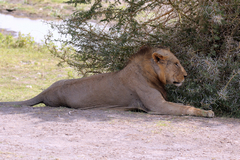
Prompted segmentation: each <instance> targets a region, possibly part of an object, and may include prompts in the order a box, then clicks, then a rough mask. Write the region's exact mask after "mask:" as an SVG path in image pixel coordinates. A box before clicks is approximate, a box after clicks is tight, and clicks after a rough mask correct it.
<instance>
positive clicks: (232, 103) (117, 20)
mask: <svg viewBox="0 0 240 160" xmlns="http://www.w3.org/2000/svg"><path fill="white" fill-rule="evenodd" d="M72 2H73V3H77V2H78V1H74V0H73V1H72ZM83 2H85V3H90V1H88V0H86V1H83ZM239 6H240V5H239V2H238V1H237V0H221V1H220V0H214V1H206V0H202V1H196V0H185V1H182V0H180V1H178V0H164V1H154V0H148V1H145V0H142V1H141V0H140V1H135V0H133V1H125V0H123V1H108V0H107V1H104V2H102V1H101V0H95V1H94V2H93V3H92V6H91V8H90V9H89V10H87V11H77V12H75V13H74V14H73V15H72V16H71V17H70V18H68V19H66V20H64V21H63V23H62V24H60V25H53V28H56V29H58V31H59V32H60V33H62V34H63V35H70V37H71V38H70V39H67V40H60V41H61V42H62V43H64V44H65V45H66V46H72V47H70V48H69V47H68V51H66V49H65V50H63V48H64V47H63V48H62V49H60V50H57V49H56V48H55V47H54V46H52V47H51V45H49V47H50V50H51V51H52V53H53V54H54V55H55V56H57V57H59V58H61V60H62V62H66V63H68V64H69V65H70V66H73V67H75V68H76V69H77V70H78V71H81V72H82V73H86V74H88V73H97V72H106V71H116V70H119V69H121V68H123V67H124V65H125V63H126V61H127V59H128V57H129V56H130V55H131V54H133V53H134V52H136V51H137V49H139V47H140V46H142V45H144V44H151V45H153V46H154V45H164V46H168V47H170V48H171V50H172V52H174V53H175V54H176V55H177V57H178V58H179V59H180V60H181V62H182V64H183V66H184V67H185V69H186V70H187V72H188V74H189V76H188V78H187V82H186V83H185V85H184V86H183V87H179V88H176V87H172V86H168V92H169V99H170V100H171V101H174V102H181V103H185V104H191V105H194V106H196V107H201V108H205V109H213V110H214V111H215V113H216V114H217V115H229V116H235V117H239V116H240V92H239V90H240V69H239V66H240V53H239V52H240V7H239ZM93 22H94V23H93ZM50 39H51V38H50Z"/></svg>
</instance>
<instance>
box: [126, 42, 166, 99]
mask: <svg viewBox="0 0 240 160" xmlns="http://www.w3.org/2000/svg"><path fill="white" fill-rule="evenodd" d="M159 49H166V50H169V48H168V47H163V46H157V47H151V46H150V45H144V46H142V47H141V48H140V49H139V50H138V52H136V53H135V54H133V55H132V56H131V57H130V58H129V61H128V63H127V65H128V64H130V63H131V62H132V61H133V60H134V59H135V58H137V57H139V56H145V55H146V54H148V55H147V57H149V59H150V58H151V57H152V54H151V53H153V52H155V51H157V50H159ZM127 65H126V66H127ZM154 79H155V80H153V81H149V82H150V83H151V84H152V85H153V86H154V88H156V89H157V90H158V91H159V92H160V93H161V94H162V96H163V98H164V99H165V100H167V92H166V90H165V86H164V84H163V83H162V82H161V81H160V80H159V79H158V78H157V77H155V78H154Z"/></svg>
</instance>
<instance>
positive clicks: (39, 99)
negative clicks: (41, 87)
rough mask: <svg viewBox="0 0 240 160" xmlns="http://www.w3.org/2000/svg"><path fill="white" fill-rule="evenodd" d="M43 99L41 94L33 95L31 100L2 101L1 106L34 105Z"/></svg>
mask: <svg viewBox="0 0 240 160" xmlns="http://www.w3.org/2000/svg"><path fill="white" fill-rule="evenodd" d="M42 102H43V99H42V96H41V95H40V94H39V95H37V96H36V97H33V98H31V99H29V100H25V101H15V102H0V106H11V105H14V106H15V105H16V106H34V105H36V104H39V103H42Z"/></svg>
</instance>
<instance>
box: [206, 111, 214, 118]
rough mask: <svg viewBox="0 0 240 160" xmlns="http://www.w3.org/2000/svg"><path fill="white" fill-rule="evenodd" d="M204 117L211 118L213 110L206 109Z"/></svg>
mask: <svg viewBox="0 0 240 160" xmlns="http://www.w3.org/2000/svg"><path fill="white" fill-rule="evenodd" d="M206 117H209V118H213V117H214V112H213V111H212V110H209V111H207V114H206Z"/></svg>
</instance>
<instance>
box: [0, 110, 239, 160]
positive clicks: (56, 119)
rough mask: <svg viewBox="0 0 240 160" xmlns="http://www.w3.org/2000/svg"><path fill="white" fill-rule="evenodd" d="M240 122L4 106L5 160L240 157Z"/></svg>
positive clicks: (1, 142) (1, 149)
mask: <svg viewBox="0 0 240 160" xmlns="http://www.w3.org/2000/svg"><path fill="white" fill-rule="evenodd" d="M239 124H240V120H239V119H230V118H211V119H209V118H200V117H190V116H183V117H180V116H167V115H148V114H145V113H133V112H126V111H117V110H74V109H69V108H50V107H35V108H33V107H0V159H1V160H2V159H4V160H6V159H8V160H18V159H24V160H35V159H36V160H37V159H44V160H76V159H84V160H85V159H90V160H91V159H94V160H95V159H96V160H100V159H109V160H111V159H112V160H118V159H121V160H126V159H134V160H135V159H136V160H145V159H146V160H148V159H149V160H150V159H151V160H153V159H158V160H161V159H163V160H165V159H166V160H169V159H175V160H185V159H186V160H190V159H194V160H208V159H209V160H213V159H216V160H221V159H222V160H239V159H240V136H239V131H240V125H239Z"/></svg>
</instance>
